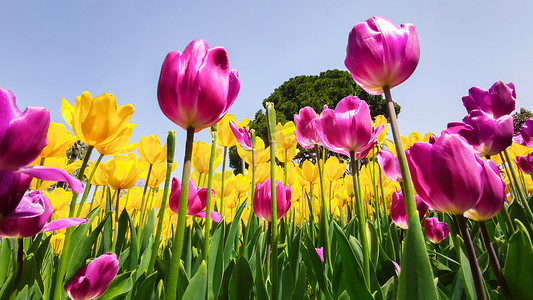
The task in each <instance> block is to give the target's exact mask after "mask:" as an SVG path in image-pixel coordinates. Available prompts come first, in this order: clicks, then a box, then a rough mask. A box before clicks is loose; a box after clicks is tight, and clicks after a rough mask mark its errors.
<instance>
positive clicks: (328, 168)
mask: <svg viewBox="0 0 533 300" xmlns="http://www.w3.org/2000/svg"><path fill="white" fill-rule="evenodd" d="M344 172H346V162H343V163H340V162H339V159H338V158H336V157H335V156H332V157H330V158H328V159H327V160H326V163H325V164H324V175H326V178H327V179H328V181H330V182H333V181H335V180H337V179H339V178H341V177H342V175H344Z"/></svg>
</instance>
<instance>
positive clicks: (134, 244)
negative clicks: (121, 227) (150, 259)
mask: <svg viewBox="0 0 533 300" xmlns="http://www.w3.org/2000/svg"><path fill="white" fill-rule="evenodd" d="M122 215H125V218H127V220H128V222H129V223H130V233H131V241H130V259H129V264H128V271H132V270H135V268H136V267H137V262H138V261H139V249H138V245H139V243H138V241H137V232H136V231H135V224H134V223H133V219H132V218H131V216H130V214H129V213H128V212H127V211H126V209H124V210H123V211H122V214H121V216H120V218H122ZM150 249H152V248H150ZM135 273H137V272H135Z"/></svg>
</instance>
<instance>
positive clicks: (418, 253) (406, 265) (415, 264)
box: [399, 216, 438, 300]
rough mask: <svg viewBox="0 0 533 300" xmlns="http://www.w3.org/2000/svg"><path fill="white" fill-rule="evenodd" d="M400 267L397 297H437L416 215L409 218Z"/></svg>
mask: <svg viewBox="0 0 533 300" xmlns="http://www.w3.org/2000/svg"><path fill="white" fill-rule="evenodd" d="M401 267H402V271H401V272H400V291H399V299H402V300H403V299H437V297H438V296H437V288H436V287H435V283H434V282H433V272H432V271H431V266H430V264H429V258H428V254H427V250H426V245H425V240H424V235H423V234H422V228H421V227H420V220H419V219H418V216H413V217H411V219H410V220H409V229H408V230H407V236H406V237H405V245H404V248H403V253H402V261H401Z"/></svg>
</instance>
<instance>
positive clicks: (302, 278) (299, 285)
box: [291, 266, 307, 300]
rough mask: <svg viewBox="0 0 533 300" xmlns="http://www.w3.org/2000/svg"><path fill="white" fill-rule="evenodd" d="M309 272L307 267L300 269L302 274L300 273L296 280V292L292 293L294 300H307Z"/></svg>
mask: <svg viewBox="0 0 533 300" xmlns="http://www.w3.org/2000/svg"><path fill="white" fill-rule="evenodd" d="M306 278H307V272H306V270H305V266H301V267H300V272H298V278H297V279H296V284H295V285H294V290H293V291H292V296H291V299H292V300H303V299H305V292H306V288H307V282H306Z"/></svg>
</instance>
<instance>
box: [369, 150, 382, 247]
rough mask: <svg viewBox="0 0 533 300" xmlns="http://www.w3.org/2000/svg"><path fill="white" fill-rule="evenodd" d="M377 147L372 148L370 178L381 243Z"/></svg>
mask: <svg viewBox="0 0 533 300" xmlns="http://www.w3.org/2000/svg"><path fill="white" fill-rule="evenodd" d="M375 149H376V147H373V148H372V158H373V162H374V163H373V164H372V171H371V173H372V175H371V176H370V178H371V179H372V187H373V188H374V206H375V207H376V210H375V214H376V216H375V218H374V220H375V221H376V227H377V228H378V239H379V241H380V242H381V210H380V208H379V196H378V187H377V185H376V164H377V163H376V162H375V159H374V158H375V157H376V156H375V153H374V151H375Z"/></svg>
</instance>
